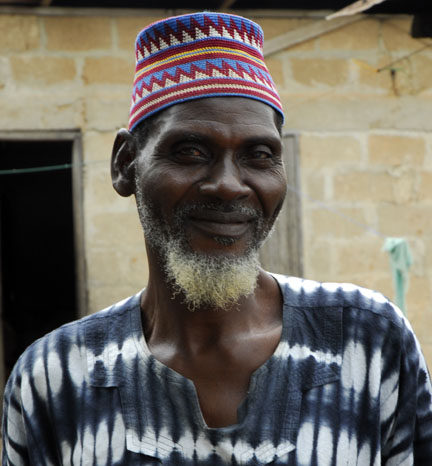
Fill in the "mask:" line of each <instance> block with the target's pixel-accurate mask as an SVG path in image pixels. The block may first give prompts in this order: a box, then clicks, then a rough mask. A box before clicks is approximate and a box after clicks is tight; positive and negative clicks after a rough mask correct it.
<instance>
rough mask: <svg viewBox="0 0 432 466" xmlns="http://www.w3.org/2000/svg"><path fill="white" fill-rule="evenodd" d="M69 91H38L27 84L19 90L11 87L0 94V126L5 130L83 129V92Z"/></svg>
mask: <svg viewBox="0 0 432 466" xmlns="http://www.w3.org/2000/svg"><path fill="white" fill-rule="evenodd" d="M67 91H68V92H64V91H63V90H62V89H61V90H59V91H58V92H55V93H54V92H52V93H51V92H50V93H48V92H46V91H40V92H39V93H37V92H35V91H34V89H32V88H30V87H28V88H27V89H26V90H25V91H23V90H22V89H20V91H19V92H17V93H12V92H9V90H7V92H4V93H1V94H3V95H1V94H0V109H1V111H0V127H1V128H2V129H4V130H8V129H12V130H16V129H23V130H28V129H30V130H38V129H40V130H46V129H50V130H51V129H70V128H82V127H83V125H84V122H83V120H82V115H83V102H82V100H81V93H80V92H76V91H75V90H74V89H70V88H68V90H67ZM5 94H6V95H5Z"/></svg>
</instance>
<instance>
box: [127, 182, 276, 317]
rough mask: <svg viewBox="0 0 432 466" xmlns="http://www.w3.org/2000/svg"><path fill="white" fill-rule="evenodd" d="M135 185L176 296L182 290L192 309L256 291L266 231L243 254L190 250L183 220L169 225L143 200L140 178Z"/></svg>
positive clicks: (223, 304)
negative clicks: (261, 249) (214, 253)
mask: <svg viewBox="0 0 432 466" xmlns="http://www.w3.org/2000/svg"><path fill="white" fill-rule="evenodd" d="M136 185H137V186H136V201H137V207H138V214H139V218H140V221H141V225H142V228H143V230H144V235H145V238H146V241H147V243H148V245H149V246H150V247H151V248H153V249H154V250H155V251H157V252H158V254H159V256H161V260H162V265H163V268H164V272H165V274H166V277H167V279H168V280H169V281H170V282H171V284H172V286H173V289H174V296H176V295H178V294H180V293H183V296H184V299H185V303H186V304H187V306H188V308H189V309H190V310H191V311H194V310H196V309H198V308H200V307H201V306H209V307H215V308H220V309H228V308H229V307H231V306H232V305H235V304H236V303H238V301H239V300H240V299H241V298H242V297H245V296H248V295H249V294H251V293H252V292H253V291H254V289H255V287H256V283H257V278H258V274H259V265H260V264H259V259H258V249H259V246H260V245H261V244H262V242H263V241H264V238H265V237H266V236H267V232H264V233H263V234H262V236H263V237H264V238H263V239H262V240H259V241H258V240H257V241H256V244H253V245H251V247H249V248H248V250H247V251H246V253H245V254H243V255H242V256H240V257H237V256H233V255H225V256H215V255H208V254H204V253H196V252H194V251H191V250H190V247H189V243H188V241H187V238H186V236H185V233H184V231H183V228H182V224H181V221H180V220H178V219H177V220H178V221H176V219H174V221H173V224H174V227H172V226H170V225H167V224H166V222H164V221H163V220H161V219H160V217H159V216H158V214H157V212H155V209H154V208H153V207H152V206H151V205H149V203H147V202H144V201H143V195H142V193H141V190H140V187H139V184H138V182H137V183H136ZM174 296H173V297H174Z"/></svg>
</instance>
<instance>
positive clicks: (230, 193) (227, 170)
mask: <svg viewBox="0 0 432 466" xmlns="http://www.w3.org/2000/svg"><path fill="white" fill-rule="evenodd" d="M199 190H200V193H201V194H203V195H205V196H209V197H216V198H219V199H221V200H225V201H233V200H237V199H242V198H245V197H247V196H249V194H250V193H251V188H250V187H249V186H248V185H247V184H246V183H245V181H244V179H243V176H242V170H241V167H238V166H237V164H236V163H235V162H234V161H232V160H223V161H220V162H218V163H217V164H215V165H213V166H212V167H209V175H208V177H207V178H206V179H205V180H204V181H203V182H202V183H201V184H200V187H199Z"/></svg>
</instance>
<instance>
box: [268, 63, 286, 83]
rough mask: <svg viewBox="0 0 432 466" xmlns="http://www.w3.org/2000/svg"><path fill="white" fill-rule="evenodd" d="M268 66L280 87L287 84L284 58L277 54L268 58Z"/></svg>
mask: <svg viewBox="0 0 432 466" xmlns="http://www.w3.org/2000/svg"><path fill="white" fill-rule="evenodd" d="M266 64H267V67H268V69H269V71H270V74H271V76H272V78H273V81H274V82H275V84H276V87H277V88H278V89H280V88H282V87H283V86H284V85H285V76H284V71H283V60H281V59H280V58H276V57H275V56H273V57H269V58H267V59H266Z"/></svg>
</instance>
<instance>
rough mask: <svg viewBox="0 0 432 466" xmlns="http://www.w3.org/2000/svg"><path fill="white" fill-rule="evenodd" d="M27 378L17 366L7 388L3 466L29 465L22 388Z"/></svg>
mask: <svg viewBox="0 0 432 466" xmlns="http://www.w3.org/2000/svg"><path fill="white" fill-rule="evenodd" d="M25 379H26V376H24V381H23V376H22V374H20V364H19V363H18V364H17V365H16V366H15V369H14V371H13V372H12V375H11V376H10V378H9V380H8V383H7V384H6V387H5V393H4V402H3V424H2V426H3V450H2V466H24V465H29V464H30V461H29V452H28V448H27V443H28V442H27V433H26V428H25V422H24V417H25V408H24V407H23V403H22V399H21V388H22V385H23V382H24V384H25V382H26V380H25Z"/></svg>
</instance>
